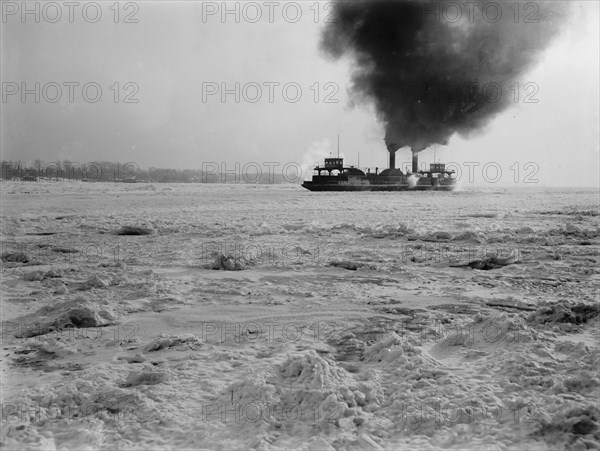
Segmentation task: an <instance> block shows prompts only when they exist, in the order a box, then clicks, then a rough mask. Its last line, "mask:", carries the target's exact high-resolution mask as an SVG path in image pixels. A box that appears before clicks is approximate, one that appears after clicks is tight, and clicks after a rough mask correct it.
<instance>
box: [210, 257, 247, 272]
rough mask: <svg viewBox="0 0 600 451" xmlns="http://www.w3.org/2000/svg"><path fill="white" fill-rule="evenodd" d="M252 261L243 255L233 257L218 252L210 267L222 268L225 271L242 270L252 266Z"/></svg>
mask: <svg viewBox="0 0 600 451" xmlns="http://www.w3.org/2000/svg"><path fill="white" fill-rule="evenodd" d="M252 264H253V261H252V260H250V259H247V258H244V257H234V256H231V255H223V254H218V255H217V256H216V257H215V262H214V263H213V265H212V269H224V270H226V271H242V270H244V269H246V268H248V267H249V266H252Z"/></svg>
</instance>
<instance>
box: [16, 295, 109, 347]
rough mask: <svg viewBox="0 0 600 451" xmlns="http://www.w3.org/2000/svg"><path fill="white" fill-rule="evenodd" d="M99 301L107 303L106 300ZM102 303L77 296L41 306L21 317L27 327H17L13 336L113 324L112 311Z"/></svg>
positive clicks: (33, 335) (19, 336)
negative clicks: (58, 302)
mask: <svg viewBox="0 0 600 451" xmlns="http://www.w3.org/2000/svg"><path fill="white" fill-rule="evenodd" d="M101 302H102V304H107V301H101ZM102 304H99V303H96V302H91V301H88V300H85V299H82V298H77V299H73V300H70V301H65V302H62V303H60V304H56V305H49V306H46V307H42V308H41V309H39V310H38V311H37V312H35V313H33V314H31V315H27V316H24V317H21V319H20V321H21V322H20V324H26V325H28V326H29V327H21V328H20V329H18V332H17V333H16V335H15V337H17V338H24V337H25V338H27V337H36V336H38V335H44V334H47V333H49V332H52V331H60V330H63V329H65V328H69V327H74V328H85V327H104V326H109V325H111V324H114V322H115V321H114V320H115V315H114V313H113V312H112V311H111V310H110V309H109V308H108V307H107V306H106V305H102Z"/></svg>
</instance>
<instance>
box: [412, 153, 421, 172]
mask: <svg viewBox="0 0 600 451" xmlns="http://www.w3.org/2000/svg"><path fill="white" fill-rule="evenodd" d="M412 154H413V161H412V172H413V174H416V173H417V171H418V170H419V153H418V152H413V153H412Z"/></svg>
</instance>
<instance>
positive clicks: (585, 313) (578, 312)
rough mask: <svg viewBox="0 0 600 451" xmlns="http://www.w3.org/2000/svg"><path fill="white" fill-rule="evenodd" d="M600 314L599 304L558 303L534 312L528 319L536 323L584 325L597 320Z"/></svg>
mask: <svg viewBox="0 0 600 451" xmlns="http://www.w3.org/2000/svg"><path fill="white" fill-rule="evenodd" d="M598 314H600V305H599V304H585V303H583V302H580V303H577V304H574V303H571V304H566V305H565V304H562V303H556V304H553V305H550V306H545V307H541V308H539V309H537V310H536V311H535V312H532V313H531V315H529V318H528V319H527V320H528V321H530V322H535V323H543V324H545V323H571V324H583V323H586V322H587V321H589V320H591V319H593V318H596V317H597V316H598Z"/></svg>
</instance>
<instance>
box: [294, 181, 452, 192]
mask: <svg viewBox="0 0 600 451" xmlns="http://www.w3.org/2000/svg"><path fill="white" fill-rule="evenodd" d="M302 187H303V188H306V189H307V190H309V191H452V190H453V189H454V187H455V185H454V184H451V185H435V186H432V185H431V184H430V185H416V186H412V187H411V186H409V185H408V184H406V185H404V184H393V185H388V184H382V185H351V184H347V185H346V184H320V183H314V182H304V183H303V184H302Z"/></svg>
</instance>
